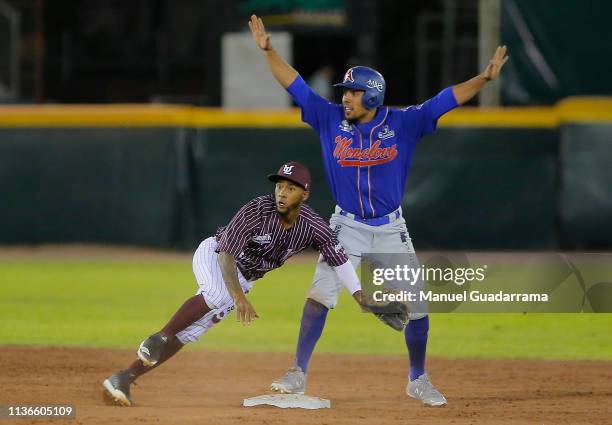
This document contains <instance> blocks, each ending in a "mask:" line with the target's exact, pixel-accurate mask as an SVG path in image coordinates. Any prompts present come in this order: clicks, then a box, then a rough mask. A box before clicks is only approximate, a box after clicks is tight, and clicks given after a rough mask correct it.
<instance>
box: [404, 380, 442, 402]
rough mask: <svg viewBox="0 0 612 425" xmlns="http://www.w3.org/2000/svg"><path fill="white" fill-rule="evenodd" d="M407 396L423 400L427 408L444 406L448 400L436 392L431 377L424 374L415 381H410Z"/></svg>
mask: <svg viewBox="0 0 612 425" xmlns="http://www.w3.org/2000/svg"><path fill="white" fill-rule="evenodd" d="M406 394H408V395H409V396H410V397H412V398H416V399H418V400H421V401H422V402H423V404H425V405H427V406H434V407H438V406H444V405H445V404H446V398H444V396H443V395H442V393H441V392H440V391H438V390H436V389H435V388H434V386H433V384H432V383H431V381H430V380H429V376H428V375H427V374H426V373H424V374H422V375H421V376H419V377H418V378H417V379H415V380H414V381H410V382H409V383H408V385H407V386H406Z"/></svg>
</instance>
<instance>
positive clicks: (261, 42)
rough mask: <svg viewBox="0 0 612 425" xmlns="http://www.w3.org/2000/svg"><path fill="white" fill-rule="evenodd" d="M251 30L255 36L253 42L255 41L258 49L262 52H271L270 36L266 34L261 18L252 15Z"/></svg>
mask: <svg viewBox="0 0 612 425" xmlns="http://www.w3.org/2000/svg"><path fill="white" fill-rule="evenodd" d="M249 29H250V30H251V35H252V36H253V40H255V44H256V45H257V47H259V48H260V49H261V50H269V49H270V34H268V33H267V32H266V27H264V24H263V21H262V20H261V18H259V17H258V16H257V15H251V20H250V21H249Z"/></svg>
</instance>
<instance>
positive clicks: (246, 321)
mask: <svg viewBox="0 0 612 425" xmlns="http://www.w3.org/2000/svg"><path fill="white" fill-rule="evenodd" d="M234 304H235V305H236V316H237V319H238V321H239V322H241V323H242V324H243V325H250V324H251V323H252V322H253V321H254V320H255V319H257V318H259V316H258V315H257V312H255V309H254V308H253V305H252V304H251V303H250V302H249V300H247V298H246V297H245V296H242V297H240V298H238V299H237V300H236V301H235V302H234Z"/></svg>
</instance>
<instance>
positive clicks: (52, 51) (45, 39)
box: [0, 0, 612, 106]
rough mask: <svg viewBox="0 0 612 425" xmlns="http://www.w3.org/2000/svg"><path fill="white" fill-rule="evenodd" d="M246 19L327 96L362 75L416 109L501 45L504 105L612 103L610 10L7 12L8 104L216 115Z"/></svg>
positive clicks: (517, 1)
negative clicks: (583, 98)
mask: <svg viewBox="0 0 612 425" xmlns="http://www.w3.org/2000/svg"><path fill="white" fill-rule="evenodd" d="M553 3H554V7H553V5H552V4H553ZM251 13H256V14H258V15H260V16H262V17H263V19H264V22H265V23H266V25H267V27H268V28H269V29H270V30H271V31H282V32H287V33H289V34H290V35H291V49H292V63H293V65H294V66H295V67H296V69H298V71H300V73H301V74H302V75H303V76H304V77H305V78H306V79H307V80H309V81H310V82H311V84H312V85H313V86H314V87H317V88H318V89H319V91H321V92H323V93H322V94H323V95H326V96H329V97H332V98H333V96H334V95H335V94H334V93H333V92H331V91H329V90H328V89H326V84H328V83H329V82H332V81H335V80H338V79H340V78H341V77H342V75H343V73H344V71H345V69H346V68H347V67H349V66H351V65H354V64H365V65H370V66H373V67H375V68H377V69H379V70H380V71H381V72H382V73H383V75H384V76H385V78H386V80H387V83H388V87H389V90H388V94H387V99H386V100H387V103H389V104H398V105H399V104H408V103H414V102H416V101H422V100H424V99H425V98H427V97H429V96H431V95H433V94H435V93H436V92H437V91H438V90H440V89H441V88H443V87H445V86H448V85H450V84H452V83H456V82H459V81H462V80H465V79H467V78H469V77H471V76H473V75H475V74H476V73H477V72H478V71H479V69H480V68H481V66H482V60H483V59H482V58H483V57H486V56H487V55H488V54H490V52H488V51H486V50H487V49H490V48H489V47H488V46H491V45H492V44H495V43H496V42H499V43H503V44H507V45H508V46H509V53H510V57H511V60H510V62H509V64H508V67H507V70H505V72H504V75H503V78H504V81H503V84H502V88H501V100H500V103H501V104H504V105H524V104H552V103H554V102H556V101H558V100H559V99H561V98H564V97H567V96H572V95H583V94H586V95H592V94H612V83H611V82H610V78H609V75H611V74H612V59H611V57H610V55H609V48H610V46H611V45H612V32H611V31H609V29H608V27H607V22H605V20H607V17H608V16H610V15H611V14H612V2H610V1H606V0H591V1H588V2H584V1H581V0H557V1H555V2H549V1H543V0H542V1H540V0H536V1H533V0H382V1H374V0H179V1H171V0H130V1H122V0H79V1H77V0H0V64H1V65H2V67H1V69H0V101H1V102H3V103H126V102H139V103H143V102H144V103H146V102H165V103H187V104H195V105H203V106H221V105H222V79H223V71H222V59H221V58H222V51H221V50H222V38H223V36H224V35H225V34H228V33H232V32H239V31H247V24H246V23H247V19H248V17H249V15H250V14H251ZM606 52H607V54H606ZM479 62H480V64H479Z"/></svg>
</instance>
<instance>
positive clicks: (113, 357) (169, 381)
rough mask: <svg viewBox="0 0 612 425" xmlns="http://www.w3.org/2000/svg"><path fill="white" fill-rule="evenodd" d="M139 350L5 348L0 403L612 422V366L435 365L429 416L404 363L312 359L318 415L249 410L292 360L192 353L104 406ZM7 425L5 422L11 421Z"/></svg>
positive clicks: (215, 420)
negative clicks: (113, 378) (120, 403)
mask: <svg viewBox="0 0 612 425" xmlns="http://www.w3.org/2000/svg"><path fill="white" fill-rule="evenodd" d="M134 358H135V355H134V351H133V350H129V351H127V350H100V349H86V348H83V349H77V348H32V347H15V346H4V347H0V365H1V367H2V369H1V370H2V372H1V373H0V404H4V405H7V404H21V405H24V404H37V405H40V404H74V405H76V409H77V417H76V419H75V420H65V419H58V420H54V421H49V420H23V419H20V420H16V421H14V422H15V423H17V424H27V423H32V424H40V423H58V424H62V423H65V424H68V423H76V424H113V425H120V424H133V423H143V424H149V423H153V424H230V425H231V424H238V423H241V424H269V425H272V424H283V425H286V424H292V425H294V424H295V425H298V424H322V425H323V424H333V425H338V424H353V425H354V424H368V425H371V424H399V423H404V424H405V423H412V424H442V423H444V424H447V423H450V424H540V425H541V424H560V423H566V424H583V423H584V424H587V423H588V424H610V423H612V403H611V400H612V362H565V361H564V362H561V361H536V360H465V359H462V360H449V359H436V358H434V359H431V360H430V361H429V365H428V369H429V372H430V374H431V376H432V380H433V382H434V383H435V384H436V386H437V387H438V388H439V389H440V390H441V391H443V393H444V394H445V395H446V397H447V398H448V402H449V404H448V406H446V407H443V408H427V407H424V406H423V405H421V403H420V402H418V401H416V400H413V399H410V398H408V397H407V396H406V395H405V393H404V387H405V384H406V373H407V359H405V358H402V357H391V356H347V355H329V354H320V355H316V356H315V358H314V360H313V362H312V364H311V370H310V373H309V377H308V379H309V382H308V390H307V394H310V395H315V396H319V397H324V398H328V399H330V400H331V403H332V408H331V409H324V410H318V411H305V410H300V409H293V410H288V409H278V408H273V407H256V408H252V407H251V408H245V407H242V400H243V399H244V398H247V397H252V396H255V395H260V394H264V393H268V392H269V391H268V386H269V383H270V381H271V380H272V379H273V378H275V377H277V376H279V375H281V374H282V373H283V372H284V370H285V368H286V367H287V366H288V365H289V364H290V362H291V356H290V355H288V354H263V353H225V352H207V351H195V350H194V351H187V352H183V353H179V354H178V355H177V357H175V358H174V359H172V360H170V361H169V362H168V363H167V364H165V365H162V366H161V367H160V368H159V369H156V370H154V371H153V372H151V373H150V374H147V375H144V376H142V377H141V378H140V379H139V380H138V386H136V387H132V398H133V400H134V402H135V406H133V407H130V408H123V407H116V406H109V405H106V404H105V402H104V398H103V396H102V386H101V383H102V381H103V380H104V379H105V378H106V377H107V376H108V375H110V374H111V373H112V372H114V371H115V370H118V369H120V368H122V367H125V366H126V365H128V364H129V363H130V362H131V361H132V360H133V359H134ZM10 422H11V421H9V420H0V424H4V423H10Z"/></svg>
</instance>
